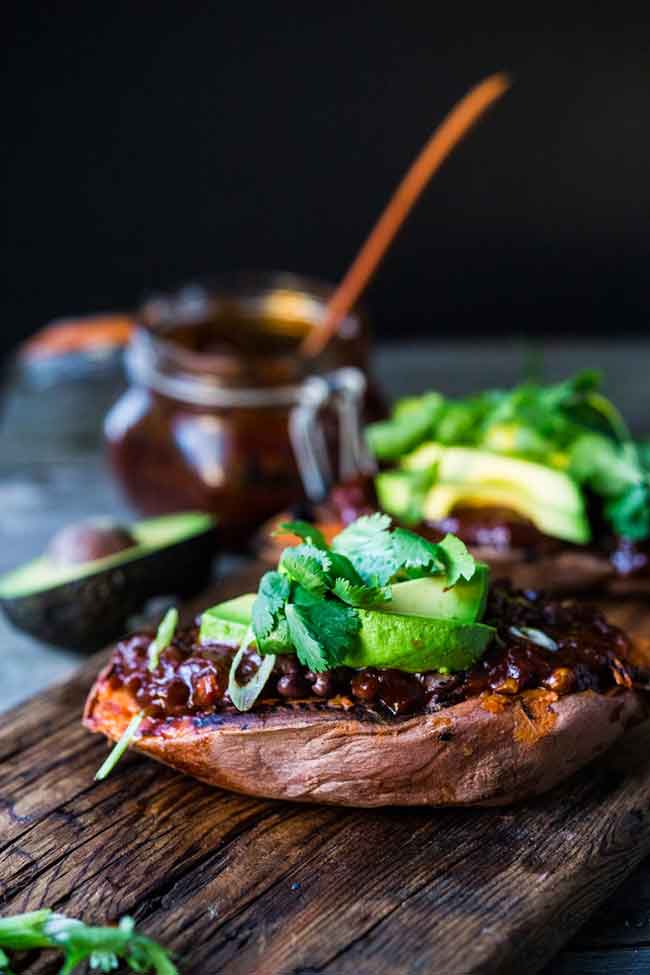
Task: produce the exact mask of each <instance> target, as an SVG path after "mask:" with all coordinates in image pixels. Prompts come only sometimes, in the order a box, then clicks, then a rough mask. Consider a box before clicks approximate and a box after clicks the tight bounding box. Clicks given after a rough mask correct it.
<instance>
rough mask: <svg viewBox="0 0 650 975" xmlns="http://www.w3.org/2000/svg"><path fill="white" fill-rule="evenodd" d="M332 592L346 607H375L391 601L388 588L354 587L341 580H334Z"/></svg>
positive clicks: (345, 580) (346, 580)
mask: <svg viewBox="0 0 650 975" xmlns="http://www.w3.org/2000/svg"><path fill="white" fill-rule="evenodd" d="M332 592H333V593H334V595H335V596H338V598H339V599H341V600H342V601H343V602H344V603H347V604H348V606H376V605H377V604H378V603H387V602H389V601H390V600H391V599H392V594H391V589H390V586H366V585H364V584H363V583H362V584H361V585H360V586H355V585H354V584H353V583H351V582H350V581H349V579H342V578H338V579H336V581H335V582H334V588H333V589H332Z"/></svg>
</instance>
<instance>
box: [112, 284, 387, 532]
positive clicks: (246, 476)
mask: <svg viewBox="0 0 650 975" xmlns="http://www.w3.org/2000/svg"><path fill="white" fill-rule="evenodd" d="M330 293H331V289H329V288H327V287H325V286H323V285H319V284H315V283H313V282H310V281H305V280H303V279H300V278H296V277H294V276H290V275H283V274H267V275H259V274H258V275H236V276H230V277H226V278H219V279H214V280H212V281H211V282H210V283H208V284H195V285H190V286H188V287H185V288H183V289H181V290H180V291H178V292H175V293H173V294H167V295H160V296H156V297H154V298H152V299H151V300H149V301H148V302H147V303H146V304H145V305H144V307H143V308H142V309H141V312H140V315H139V316H138V320H137V327H136V328H135V330H134V332H133V336H132V339H131V343H130V346H129V348H128V350H127V355H126V363H127V371H128V374H129V379H130V386H129V388H128V390H127V391H126V393H124V394H123V396H122V397H121V398H120V399H119V400H118V402H117V403H116V404H115V405H114V406H113V408H112V409H111V411H110V412H109V414H108V416H107V418H106V423H105V434H106V440H107V445H108V451H109V456H110V460H111V463H112V466H113V469H114V471H115V473H116V475H117V478H118V480H119V481H120V482H121V484H122V486H123V487H124V489H125V491H126V493H127V495H128V497H129V498H130V500H131V501H132V503H133V504H134V506H135V507H136V508H137V509H138V510H139V511H141V512H143V513H145V514H162V513H165V512H169V511H175V510H180V509H184V508H185V509H188V508H192V509H200V510H204V511H209V512H212V513H213V514H215V515H217V517H218V519H219V527H220V535H221V541H222V544H224V545H225V546H226V547H230V548H237V547H240V546H241V545H242V544H244V543H245V542H246V541H247V540H248V539H249V538H250V537H251V535H252V533H253V532H254V530H255V529H256V528H257V527H258V526H259V525H261V524H262V523H263V522H264V521H266V520H267V519H268V518H269V517H271V516H272V515H274V514H276V513H277V512H279V511H282V510H285V509H286V508H287V506H290V505H292V504H295V503H297V502H299V501H300V500H302V499H303V498H304V497H305V496H306V495H308V496H310V499H311V500H318V497H317V495H318V494H320V493H322V492H323V491H324V490H326V488H327V487H328V486H329V485H326V484H324V483H323V482H322V472H323V471H324V470H326V469H327V464H326V461H325V460H324V458H323V456H322V454H323V451H326V449H327V445H328V444H329V447H331V446H332V441H333V440H335V441H338V450H339V456H340V457H341V458H342V459H343V461H344V463H347V465H348V467H350V466H351V465H352V462H353V458H352V456H351V454H354V452H355V450H356V446H357V445H352V446H351V445H350V440H353V439H354V428H355V424H356V426H357V427H358V425H359V417H358V415H357V417H356V419H355V416H354V412H355V410H356V409H357V406H355V402H354V400H355V397H356V398H358V397H359V396H360V395H361V396H363V387H364V386H365V385H366V383H365V382H364V381H363V377H365V376H366V374H367V362H368V333H367V326H366V323H365V321H364V319H363V318H362V317H361V316H360V315H359V314H358V313H356V312H355V313H351V314H350V315H349V316H348V318H347V319H346V320H345V321H344V322H343V324H342V327H341V329H340V331H339V333H338V335H337V336H336V337H335V338H334V339H333V340H332V341H331V342H330V343H329V345H328V346H327V347H326V349H325V350H324V352H323V354H322V356H321V357H320V358H318V359H315V360H306V359H304V358H303V357H301V356H300V355H298V346H299V344H300V342H301V340H302V339H303V337H304V336H305V334H306V333H307V332H308V331H309V330H310V329H311V328H314V327H315V326H316V325H317V324H318V323H319V321H320V320H321V317H322V315H323V312H324V308H325V304H326V301H327V298H328V297H329V294H330ZM350 367H353V369H352V371H351V370H350ZM359 377H361V381H360V384H359V381H358V380H359ZM332 404H334V405H335V406H336V407H337V409H338V411H339V420H340V422H339V423H338V424H336V423H333V422H332V413H333V411H332V409H331V407H332ZM328 407H329V410H328ZM323 408H325V422H324V424H323V423H321V422H320V419H319V417H320V415H321V411H322V410H323ZM381 411H382V405H381V400H380V397H379V395H378V394H377V393H376V391H375V390H374V389H373V387H372V385H371V386H370V387H369V390H368V392H367V393H366V395H365V413H366V418H369V417H374V416H378V415H380V414H381ZM334 427H336V433H335V434H334V435H333V434H332V430H333V429H334ZM342 438H345V440H346V442H342ZM346 458H347V459H346ZM357 459H358V458H357ZM339 473H340V472H339V471H337V472H336V474H337V475H338V474H339ZM319 478H321V479H320V480H319Z"/></svg>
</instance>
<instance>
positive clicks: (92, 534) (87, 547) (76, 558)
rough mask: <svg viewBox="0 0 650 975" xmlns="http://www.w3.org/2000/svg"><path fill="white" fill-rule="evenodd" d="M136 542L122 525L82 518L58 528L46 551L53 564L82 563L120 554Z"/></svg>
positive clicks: (69, 564)
mask: <svg viewBox="0 0 650 975" xmlns="http://www.w3.org/2000/svg"><path fill="white" fill-rule="evenodd" d="M137 544H138V543H137V540H136V538H135V537H134V536H133V535H132V533H131V532H130V531H129V529H128V528H125V527H124V526H123V525H119V524H112V523H109V522H99V521H80V522H75V523H74V524H72V525H66V526H65V528H62V529H61V530H60V531H58V532H57V533H56V535H54V537H53V538H52V540H51V541H50V544H49V545H48V547H47V550H46V555H47V558H48V560H49V561H50V562H51V563H52V564H53V565H57V566H72V565H83V563H85V562H94V561H96V560H97V559H105V558H107V557H108V556H110V555H117V553H118V552H124V551H126V550H127V549H130V548H133V547H134V546H135V545H137Z"/></svg>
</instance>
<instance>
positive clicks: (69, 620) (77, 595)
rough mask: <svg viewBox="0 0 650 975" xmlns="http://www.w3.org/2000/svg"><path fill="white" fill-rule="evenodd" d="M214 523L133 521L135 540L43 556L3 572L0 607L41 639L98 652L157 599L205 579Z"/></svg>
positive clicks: (174, 518)
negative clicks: (104, 549) (99, 552)
mask: <svg viewBox="0 0 650 975" xmlns="http://www.w3.org/2000/svg"><path fill="white" fill-rule="evenodd" d="M214 526H215V521H214V518H212V517H211V516H210V515H207V514H203V513H202V512H198V511H189V512H181V513H179V514H173V515H164V516H162V517H160V518H149V519H147V520H145V521H140V522H136V523H135V524H133V525H131V526H130V527H129V529H128V535H129V536H130V537H132V539H133V541H134V544H133V545H129V546H128V547H125V548H123V549H122V550H121V551H118V552H115V553H114V554H111V555H108V556H106V557H104V558H98V559H93V560H92V561H88V562H72V561H71V562H68V563H65V562H61V561H59V560H58V559H55V558H53V557H52V554H49V555H48V554H45V555H42V556H40V558H37V559H34V560H33V561H31V562H28V563H27V564H25V565H23V566H20V567H19V568H17V569H14V570H13V571H11V572H8V573H7V574H5V575H4V576H0V606H2V608H3V609H4V611H5V613H6V615H7V616H8V617H9V619H10V620H11V622H12V623H13V624H14V625H15V626H16V627H18V628H19V629H21V630H26V631H27V632H28V633H31V634H32V635H33V636H36V637H38V639H39V640H44V641H45V642H46V643H53V644H55V645H56V646H61V647H66V648H67V649H71V650H84V651H89V650H95V649H97V648H98V647H101V646H103V645H104V644H106V643H108V642H110V641H111V640H113V639H115V638H116V637H118V636H120V635H121V633H122V632H123V630H124V627H125V624H126V621H127V619H128V617H129V616H130V615H131V614H133V613H134V612H136V611H137V610H138V609H140V608H141V606H142V605H143V604H144V603H145V602H146V600H147V599H151V598H152V597H153V596H160V595H172V594H173V595H179V596H183V597H187V596H191V595H193V594H194V593H196V592H198V591H199V589H201V588H202V586H203V585H204V584H205V583H206V582H207V581H208V578H209V575H210V569H211V565H212V560H213V557H214V554H215V534H214Z"/></svg>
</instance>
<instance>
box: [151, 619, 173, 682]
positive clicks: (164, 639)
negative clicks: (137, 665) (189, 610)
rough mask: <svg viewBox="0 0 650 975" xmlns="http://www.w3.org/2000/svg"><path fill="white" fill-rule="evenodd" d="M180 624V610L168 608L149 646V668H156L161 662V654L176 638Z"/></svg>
mask: <svg viewBox="0 0 650 975" xmlns="http://www.w3.org/2000/svg"><path fill="white" fill-rule="evenodd" d="M177 626H178V610H177V609H174V607H172V608H171V609H168V610H167V612H166V613H165V615H164V616H163V618H162V621H161V623H160V626H159V627H158V632H157V633H156V636H155V638H154V639H153V640H152V641H151V644H150V646H149V670H155V669H156V667H157V666H158V664H159V662H160V654H161V653H162V652H163V651H164V650H166V649H167V647H168V646H169V644H170V643H171V642H172V640H173V639H174V633H175V632H176V627H177Z"/></svg>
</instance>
